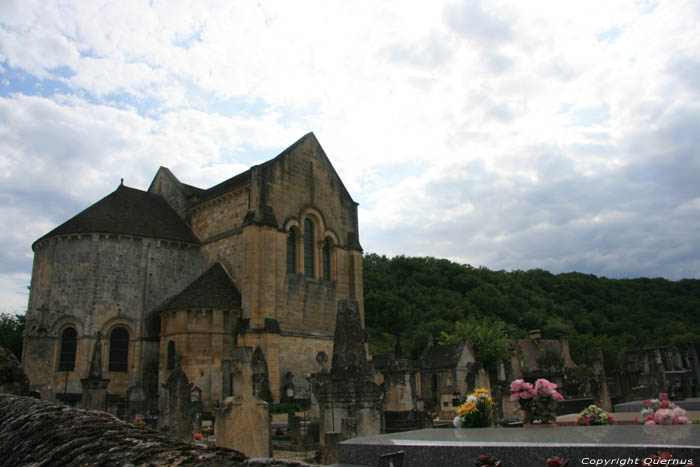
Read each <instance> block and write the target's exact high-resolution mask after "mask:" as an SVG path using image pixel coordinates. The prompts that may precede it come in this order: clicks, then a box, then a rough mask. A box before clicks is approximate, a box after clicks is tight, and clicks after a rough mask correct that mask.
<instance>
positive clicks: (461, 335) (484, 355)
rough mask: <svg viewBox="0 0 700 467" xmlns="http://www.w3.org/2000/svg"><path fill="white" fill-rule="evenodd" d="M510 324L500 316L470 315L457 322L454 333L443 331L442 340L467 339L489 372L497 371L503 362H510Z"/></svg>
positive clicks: (449, 341)
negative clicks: (482, 316)
mask: <svg viewBox="0 0 700 467" xmlns="http://www.w3.org/2000/svg"><path fill="white" fill-rule="evenodd" d="M507 329H508V326H507V325H506V323H504V322H503V321H501V320H500V319H498V318H492V317H486V318H484V319H476V318H475V317H470V318H468V319H466V320H464V321H458V322H456V323H455V330H454V333H452V334H447V333H445V332H443V333H442V334H441V336H440V342H441V343H443V344H456V343H459V342H462V341H464V340H465V339H466V340H467V341H469V343H470V344H471V345H472V347H473V348H474V352H475V353H476V358H477V360H478V361H479V362H481V364H482V365H483V366H484V369H486V371H488V372H489V373H494V374H495V373H496V372H497V371H498V366H499V364H500V363H501V362H503V363H504V364H508V363H509V361H510V359H509V354H508V340H509V337H508V333H507Z"/></svg>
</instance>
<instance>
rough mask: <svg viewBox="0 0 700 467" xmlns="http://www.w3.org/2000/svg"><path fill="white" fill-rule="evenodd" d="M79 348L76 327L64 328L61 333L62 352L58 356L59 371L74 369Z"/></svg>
mask: <svg viewBox="0 0 700 467" xmlns="http://www.w3.org/2000/svg"><path fill="white" fill-rule="evenodd" d="M77 349H78V333H77V332H76V330H75V328H66V329H64V330H63V332H62V333H61V354H60V356H59V358H58V371H73V369H74V368H75V354H76V351H77Z"/></svg>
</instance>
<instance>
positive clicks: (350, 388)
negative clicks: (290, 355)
mask: <svg viewBox="0 0 700 467" xmlns="http://www.w3.org/2000/svg"><path fill="white" fill-rule="evenodd" d="M365 342H367V333H366V332H365V330H364V329H363V328H362V322H361V319H360V311H359V307H358V304H357V301H355V300H341V301H340V302H338V313H337V315H336V324H335V341H334V344H333V359H332V363H331V371H330V372H322V373H317V374H316V375H314V376H313V377H312V379H311V382H312V386H311V387H312V391H313V393H314V396H315V397H316V400H317V401H318V404H319V409H320V432H321V444H322V446H321V450H322V452H326V450H325V448H326V440H333V443H335V440H336V439H337V437H338V435H337V433H339V430H342V429H343V419H351V418H352V419H355V421H354V423H352V422H350V420H345V427H346V428H348V427H350V426H356V431H355V433H356V435H357V436H371V435H376V434H379V433H380V432H381V430H382V399H383V391H382V389H381V387H380V386H379V385H378V384H376V383H375V382H374V378H373V375H372V370H371V367H370V364H369V362H368V361H367V353H366V350H365ZM348 430H349V428H348ZM331 433H333V434H332V435H331V436H327V434H331ZM339 436H341V437H342V436H343V435H342V433H341V434H340V435H339ZM328 448H329V449H330V448H332V446H328ZM331 451H332V449H331ZM331 451H327V452H326V454H325V455H324V456H323V458H324V461H325V462H326V463H331V462H329V460H328V459H330V458H332V456H333V454H332V452H331Z"/></svg>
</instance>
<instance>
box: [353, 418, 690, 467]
mask: <svg viewBox="0 0 700 467" xmlns="http://www.w3.org/2000/svg"><path fill="white" fill-rule="evenodd" d="M660 450H665V451H669V452H671V454H672V455H673V456H674V458H676V459H684V460H687V459H693V460H694V461H695V462H700V425H668V426H642V425H618V426H583V427H578V426H565V427H537V428H472V429H451V428H448V429H435V428H433V429H425V430H416V431H408V432H403V433H392V434H385V435H378V436H372V437H367V438H355V439H350V440H347V441H343V442H342V443H341V444H340V462H341V464H355V465H363V466H376V465H377V460H378V459H379V456H380V455H382V454H387V453H390V452H396V451H403V452H404V453H405V454H404V461H403V466H404V467H417V466H421V467H422V466H431V465H436V466H439V467H452V466H455V467H456V466H460V467H461V466H464V465H473V460H474V459H475V458H476V457H478V456H480V455H482V454H489V455H493V456H496V457H498V458H500V459H502V460H503V461H504V466H506V467H509V466H544V465H545V462H546V460H547V458H549V457H553V456H559V457H561V458H566V459H570V463H569V466H570V467H573V466H575V465H595V464H594V463H591V462H592V461H595V460H598V459H602V462H601V463H600V464H598V465H603V462H604V461H605V460H609V461H610V462H608V465H633V463H632V462H631V461H629V462H623V460H627V459H640V461H641V459H642V458H644V457H647V456H650V455H652V454H655V453H657V452H658V451H660ZM615 459H618V460H617V461H616V463H612V461H613V460H615Z"/></svg>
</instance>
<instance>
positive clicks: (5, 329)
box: [0, 313, 25, 359]
mask: <svg viewBox="0 0 700 467" xmlns="http://www.w3.org/2000/svg"><path fill="white" fill-rule="evenodd" d="M24 318H25V316H24V315H12V314H8V313H2V314H0V347H5V348H6V349H9V350H11V351H12V353H14V354H15V356H16V357H17V358H18V359H21V358H22V332H23V331H24Z"/></svg>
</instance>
